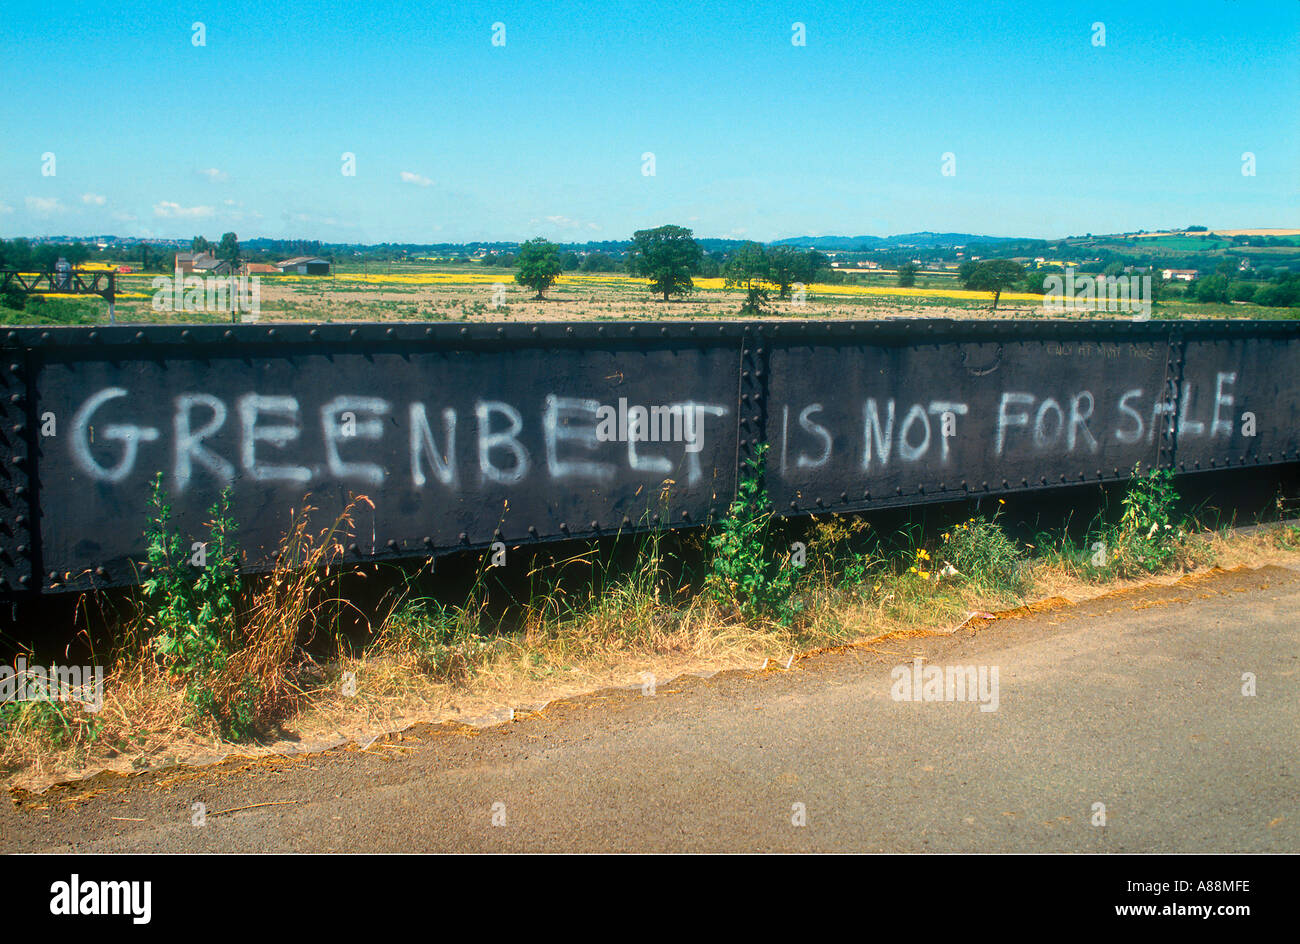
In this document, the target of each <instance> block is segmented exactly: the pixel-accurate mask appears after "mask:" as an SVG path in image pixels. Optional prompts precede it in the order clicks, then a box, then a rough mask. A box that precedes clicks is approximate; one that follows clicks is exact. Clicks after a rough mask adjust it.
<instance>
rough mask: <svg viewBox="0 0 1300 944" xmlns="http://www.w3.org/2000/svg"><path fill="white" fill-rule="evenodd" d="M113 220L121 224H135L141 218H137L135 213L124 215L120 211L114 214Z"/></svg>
mask: <svg viewBox="0 0 1300 944" xmlns="http://www.w3.org/2000/svg"><path fill="white" fill-rule="evenodd" d="M113 219H115V220H117V221H118V222H119V223H134V222H135V221H136V220H137V219H139V217H137V216H136V215H135V214H134V213H123V212H121V211H120V210H119V211H118V212H116V213H114V214H113Z"/></svg>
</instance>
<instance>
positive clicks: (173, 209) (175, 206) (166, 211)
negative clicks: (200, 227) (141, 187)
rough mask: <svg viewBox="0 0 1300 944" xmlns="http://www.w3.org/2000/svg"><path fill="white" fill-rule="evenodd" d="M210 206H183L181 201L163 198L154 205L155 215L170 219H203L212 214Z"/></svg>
mask: <svg viewBox="0 0 1300 944" xmlns="http://www.w3.org/2000/svg"><path fill="white" fill-rule="evenodd" d="M212 212H213V211H212V207H210V206H193V207H183V206H181V205H180V204H179V203H173V202H171V201H170V200H163V201H162V202H161V203H155V204H154V205H153V215H154V216H162V217H167V218H168V219H201V218H203V217H207V216H211V215H212Z"/></svg>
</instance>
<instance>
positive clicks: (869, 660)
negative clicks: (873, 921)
mask: <svg viewBox="0 0 1300 944" xmlns="http://www.w3.org/2000/svg"><path fill="white" fill-rule="evenodd" d="M918 656H919V657H922V658H923V659H925V660H926V662H927V664H930V665H935V666H940V667H944V666H956V665H963V666H965V665H970V666H976V667H979V666H984V667H986V668H989V667H994V666H996V667H997V668H998V706H997V710H996V711H981V710H980V706H979V705H978V704H976V703H974V702H955V701H937V702H936V701H930V702H915V701H897V700H895V699H894V698H892V697H891V686H893V685H894V681H893V678H892V677H891V670H892V669H894V667H895V666H899V665H902V664H907V665H909V666H910V664H911V662H912V660H913V658H914V657H918ZM1298 670H1300V573H1295V572H1292V571H1289V570H1283V569H1279V568H1265V569H1264V570H1260V571H1251V572H1238V573H1232V574H1219V575H1214V576H1210V577H1207V578H1203V579H1200V580H1196V581H1193V582H1185V583H1183V584H1181V585H1179V586H1177V587H1174V588H1147V589H1143V590H1139V591H1136V592H1130V593H1126V594H1119V595H1112V596H1109V597H1106V598H1102V599H1100V600H1096V601H1093V602H1090V603H1087V604H1083V605H1080V606H1076V607H1067V608H1063V609H1057V610H1051V611H1047V612H1042V613H1038V614H1032V615H1028V616H1024V617H1021V618H1015V619H1003V620H999V621H997V622H995V623H992V624H989V625H987V626H985V627H984V628H981V629H978V630H976V631H973V632H972V631H969V630H966V631H962V632H961V633H959V634H957V635H955V636H950V637H944V638H931V639H909V640H894V641H891V642H887V643H884V644H881V645H879V646H877V647H876V649H875V650H874V651H864V650H849V651H842V652H837V653H829V654H822V655H818V656H814V657H811V658H808V659H805V660H802V661H799V662H796V663H794V665H793V666H792V667H791V669H790V670H789V671H769V672H751V673H730V674H726V675H722V676H717V677H715V678H713V679H710V680H699V679H690V680H682V681H679V682H677V683H671V684H661V685H660V686H659V688H658V690H657V692H656V693H655V694H654V695H653V696H648V695H642V694H640V692H636V691H634V692H604V693H600V694H597V695H592V696H587V697H584V698H579V699H575V700H573V701H569V702H564V703H560V704H555V705H552V706H549V707H548V708H547V709H545V710H544V711H543V712H541V713H539V714H532V715H528V716H526V717H521V718H517V719H516V721H515V722H514V723H511V724H506V725H502V726H499V727H496V728H491V729H486V730H483V731H479V732H474V731H470V730H467V729H464V728H450V727H439V728H433V727H426V728H422V729H413V730H411V731H408V732H407V733H406V734H405V735H403V736H400V737H393V738H389V739H387V740H386V741H381V742H376V743H375V744H373V745H371V746H370V747H369V748H368V749H367V750H365V751H362V750H360V749H357V748H349V749H346V750H338V751H333V752H329V753H325V754H317V755H312V756H305V757H295V758H286V759H279V758H276V759H272V760H268V761H258V762H227V763H224V764H221V765H218V766H213V767H207V768H202V769H194V770H191V769H172V770H166V771H160V772H154V773H149V774H145V775H140V776H136V777H131V778H105V779H100V780H98V781H95V782H92V783H89V784H86V785H81V786H77V787H73V788H56V789H54V790H51V791H48V792H46V793H44V794H42V795H40V796H16V797H15V799H14V802H12V803H5V804H2V805H0V849H4V850H6V851H19V850H31V851H96V852H105V851H187V852H190V851H206V850H211V851H284V850H297V851H345V850H346V851H363V852H373V851H424V850H430V851H431V850H459V851H493V850H514V851H520V850H700V851H704V850H717V851H740V850H773V851H776V850H784V851H804V850H841V851H935V852H947V851H1068V850H1076V851H1111V852H1228V851H1256V850H1258V851H1265V850H1267V851H1275V852H1297V851H1300V749H1298V747H1297V735H1300V671H1298ZM1247 672H1249V673H1253V674H1254V676H1255V678H1256V686H1257V694H1255V695H1253V696H1247V695H1243V694H1242V686H1243V681H1242V676H1243V673H1247ZM195 803H202V804H204V805H205V807H206V810H207V811H208V816H207V818H206V822H205V824H204V825H202V826H196V825H193V819H194V814H193V806H192V805H193V804H195ZM1098 803H1100V804H1104V806H1105V825H1096V824H1094V822H1093V820H1094V818H1095V815H1096V814H1095V809H1094V804H1098ZM797 804H802V810H803V818H804V822H805V824H804V825H802V826H799V825H795V823H794V820H795V819H798V818H799V816H798V812H799V809H800V807H798V806H796V805H797ZM246 807H252V808H251V809H247V808H246ZM227 810H234V812H224V811H227ZM494 819H495V820H496V821H497V822H498V823H499V825H494Z"/></svg>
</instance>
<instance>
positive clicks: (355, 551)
mask: <svg viewBox="0 0 1300 944" xmlns="http://www.w3.org/2000/svg"><path fill="white" fill-rule="evenodd" d="M348 553H349V554H360V553H361V548H359V547H357V546H356V545H355V544H349V545H348Z"/></svg>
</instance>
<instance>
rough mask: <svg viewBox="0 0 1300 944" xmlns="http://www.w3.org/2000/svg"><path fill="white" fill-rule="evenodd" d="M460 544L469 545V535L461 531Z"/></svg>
mask: <svg viewBox="0 0 1300 944" xmlns="http://www.w3.org/2000/svg"><path fill="white" fill-rule="evenodd" d="M460 543H461V544H468V543H469V535H468V534H466V533H465V532H464V531H462V532H461V533H460Z"/></svg>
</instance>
